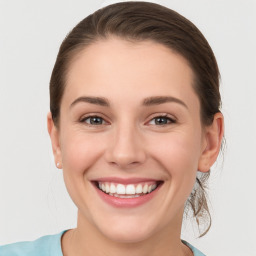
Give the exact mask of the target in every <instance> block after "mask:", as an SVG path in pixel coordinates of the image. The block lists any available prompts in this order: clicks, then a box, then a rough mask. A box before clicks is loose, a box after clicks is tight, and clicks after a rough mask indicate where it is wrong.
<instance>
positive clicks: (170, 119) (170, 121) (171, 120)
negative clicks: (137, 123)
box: [80, 114, 176, 126]
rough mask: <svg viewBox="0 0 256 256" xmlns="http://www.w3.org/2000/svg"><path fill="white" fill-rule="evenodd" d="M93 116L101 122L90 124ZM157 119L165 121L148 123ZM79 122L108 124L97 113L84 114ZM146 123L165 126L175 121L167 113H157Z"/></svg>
mask: <svg viewBox="0 0 256 256" xmlns="http://www.w3.org/2000/svg"><path fill="white" fill-rule="evenodd" d="M93 118H95V119H100V120H101V123H99V124H92V123H91V120H92V119H93ZM157 119H162V120H163V119H165V120H166V123H164V124H159V125H157V124H156V123H155V124H149V123H150V122H152V121H153V120H155V122H156V120H157ZM87 120H89V122H90V123H87V122H86V121H87ZM80 122H81V123H86V124H87V125H89V126H100V125H106V124H109V123H108V122H107V121H105V120H104V118H103V117H101V116H98V115H91V116H86V117H84V118H82V119H81V120H80ZM147 123H148V124H149V125H156V126H166V125H169V124H175V123H176V120H175V119H174V118H171V117H169V116H168V115H167V114H164V115H158V116H155V117H153V118H151V119H150V121H149V122H147Z"/></svg>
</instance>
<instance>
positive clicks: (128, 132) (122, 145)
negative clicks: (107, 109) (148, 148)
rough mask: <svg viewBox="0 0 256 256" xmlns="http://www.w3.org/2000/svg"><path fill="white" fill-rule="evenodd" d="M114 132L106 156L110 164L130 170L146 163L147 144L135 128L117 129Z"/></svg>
mask: <svg viewBox="0 0 256 256" xmlns="http://www.w3.org/2000/svg"><path fill="white" fill-rule="evenodd" d="M112 132H113V133H112V136H111V137H110V140H109V141H110V142H109V145H108V146H107V150H106V154H105V156H106V160H107V162H108V163H110V164H112V165H116V166H118V167H120V168H122V169H130V168H131V167H134V166H137V165H140V164H142V163H144V162H145V160H146V152H145V145H144V144H145V143H143V139H142V135H141V134H140V132H139V131H138V130H136V128H135V127H132V126H130V127H128V126H126V127H116V128H115V129H114V131H112Z"/></svg>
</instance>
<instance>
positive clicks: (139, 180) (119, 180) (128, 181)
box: [95, 177, 157, 185]
mask: <svg viewBox="0 0 256 256" xmlns="http://www.w3.org/2000/svg"><path fill="white" fill-rule="evenodd" d="M95 181H99V182H113V183H120V184H124V185H125V184H136V183H142V182H156V181H157V180H155V179H148V178H128V179H124V178H118V177H105V178H99V179H97V180H95Z"/></svg>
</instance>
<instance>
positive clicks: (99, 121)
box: [81, 116, 106, 125]
mask: <svg viewBox="0 0 256 256" xmlns="http://www.w3.org/2000/svg"><path fill="white" fill-rule="evenodd" d="M81 122H82V123H86V124H88V125H104V124H106V121H105V120H104V119H103V118H102V117H99V116H88V117H85V118H83V119H82V120H81Z"/></svg>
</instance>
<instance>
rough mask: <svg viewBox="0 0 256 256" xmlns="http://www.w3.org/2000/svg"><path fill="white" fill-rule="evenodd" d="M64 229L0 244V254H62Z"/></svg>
mask: <svg viewBox="0 0 256 256" xmlns="http://www.w3.org/2000/svg"><path fill="white" fill-rule="evenodd" d="M65 231H66V230H64V231H62V232H61V233H59V234H56V235H48V236H42V237H40V238H38V239H37V240H35V241H31V242H18V243H13V244H7V245H3V246H0V256H63V254H62V250H61V237H62V235H63V233H64V232H65ZM182 242H183V243H184V244H186V245H187V246H189V247H190V248H191V250H192V251H193V253H194V256H205V255H204V254H203V253H201V252H200V251H199V250H197V249H196V248H195V247H193V246H192V245H191V244H189V243H188V242H186V241H182Z"/></svg>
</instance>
